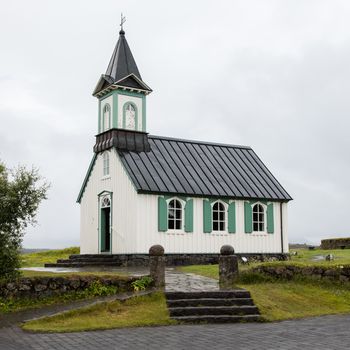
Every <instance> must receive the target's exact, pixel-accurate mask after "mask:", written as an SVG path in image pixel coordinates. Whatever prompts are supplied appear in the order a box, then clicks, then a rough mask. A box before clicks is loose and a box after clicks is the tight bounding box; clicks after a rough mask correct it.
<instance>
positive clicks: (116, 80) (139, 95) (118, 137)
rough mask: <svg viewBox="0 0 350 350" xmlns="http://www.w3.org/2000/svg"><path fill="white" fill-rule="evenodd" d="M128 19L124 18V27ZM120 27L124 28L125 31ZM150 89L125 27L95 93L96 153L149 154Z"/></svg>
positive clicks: (120, 33)
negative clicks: (135, 152) (96, 116)
mask: <svg viewBox="0 0 350 350" xmlns="http://www.w3.org/2000/svg"><path fill="white" fill-rule="evenodd" d="M124 21H125V18H124V17H122V24H123V23H124ZM122 24H121V27H122ZM150 92H152V90H151V88H150V87H149V86H148V85H147V84H146V83H145V82H144V81H143V80H142V78H141V74H140V72H139V69H138V68H137V65H136V62H135V59H134V57H133V55H132V53H131V50H130V47H129V45H128V42H127V41H126V38H125V32H124V30H123V27H122V28H121V30H120V32H119V39H118V42H117V44H116V46H115V49H114V51H113V54H112V57H111V59H110V61H109V64H108V67H107V71H106V74H103V75H101V78H100V80H99V81H98V83H97V86H96V88H95V90H94V92H93V96H95V97H97V98H98V135H97V136H96V144H95V147H94V151H95V152H101V151H103V150H105V149H108V148H110V147H116V148H119V149H128V150H132V151H147V150H148V149H149V144H148V141H147V133H146V96H147V95H148V94H149V93H150Z"/></svg>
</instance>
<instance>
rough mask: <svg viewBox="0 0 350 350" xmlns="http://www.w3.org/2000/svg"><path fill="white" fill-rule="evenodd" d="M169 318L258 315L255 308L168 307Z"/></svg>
mask: <svg viewBox="0 0 350 350" xmlns="http://www.w3.org/2000/svg"><path fill="white" fill-rule="evenodd" d="M169 313H170V316H171V317H179V316H209V315H210V316H214V315H221V316H223V315H225V316H227V315H240V316H243V315H258V314H259V310H258V308H257V307H256V306H252V305H244V306H197V307H170V308H169Z"/></svg>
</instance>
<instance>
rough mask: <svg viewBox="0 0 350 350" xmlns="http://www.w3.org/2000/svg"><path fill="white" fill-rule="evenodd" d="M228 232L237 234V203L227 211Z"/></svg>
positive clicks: (232, 203) (231, 205)
mask: <svg viewBox="0 0 350 350" xmlns="http://www.w3.org/2000/svg"><path fill="white" fill-rule="evenodd" d="M227 212H228V213H227V220H228V232H229V233H236V203H235V202H231V203H230V204H229V205H228V210H227Z"/></svg>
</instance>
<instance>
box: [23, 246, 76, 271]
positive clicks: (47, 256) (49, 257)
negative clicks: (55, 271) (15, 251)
mask: <svg viewBox="0 0 350 350" xmlns="http://www.w3.org/2000/svg"><path fill="white" fill-rule="evenodd" d="M79 252H80V248H79V247H71V248H65V249H53V250H47V251H44V252H38V253H28V254H22V255H21V267H42V266H44V264H45V263H55V262H56V261H57V259H68V257H69V255H72V254H79Z"/></svg>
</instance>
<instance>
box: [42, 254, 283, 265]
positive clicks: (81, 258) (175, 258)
mask: <svg viewBox="0 0 350 350" xmlns="http://www.w3.org/2000/svg"><path fill="white" fill-rule="evenodd" d="M236 255H237V257H238V259H241V258H242V257H245V258H247V259H248V261H250V262H253V261H284V260H288V259H289V254H283V253H276V254H273V253H271V254H252V253H250V254H239V253H238V254H236ZM164 256H165V263H166V266H186V265H210V264H218V263H219V254H205V253H204V254H164ZM99 257H100V255H95V254H76V255H71V256H70V257H69V259H67V260H64V264H65V266H67V267H82V266H89V260H91V261H95V259H97V258H99ZM109 257H110V259H112V260H113V263H115V266H122V267H132V266H144V267H148V266H149V255H148V254H111V255H109ZM101 265H103V263H101ZM56 266H60V265H58V264H45V267H56Z"/></svg>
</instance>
